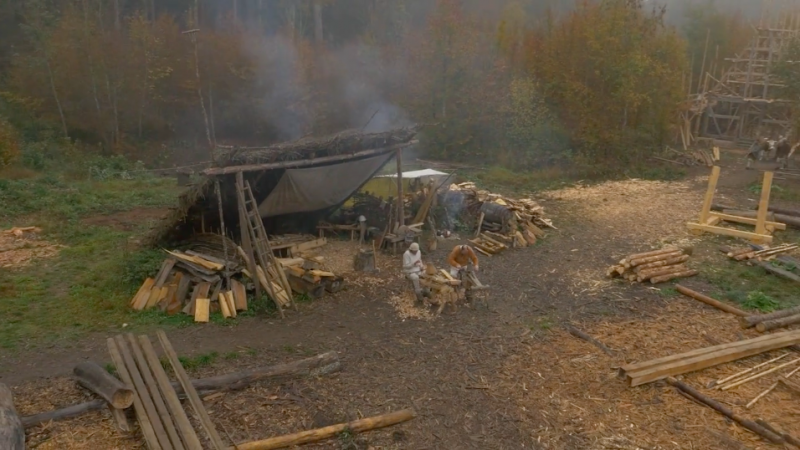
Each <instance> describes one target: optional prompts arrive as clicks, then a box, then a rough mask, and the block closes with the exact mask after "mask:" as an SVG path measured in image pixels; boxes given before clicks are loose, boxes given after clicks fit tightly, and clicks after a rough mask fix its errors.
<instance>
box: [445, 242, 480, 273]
mask: <svg viewBox="0 0 800 450" xmlns="http://www.w3.org/2000/svg"><path fill="white" fill-rule="evenodd" d="M470 261H471V262H472V265H473V269H474V270H475V271H476V272H477V271H478V255H476V254H475V251H474V250H472V248H471V247H470V246H469V245H456V246H455V247H454V248H453V251H452V252H450V256H448V257H447V263H448V264H450V276H452V277H453V278H456V277H458V272H459V271H460V270H461V269H463V268H464V267H466V265H467V264H469V263H470Z"/></svg>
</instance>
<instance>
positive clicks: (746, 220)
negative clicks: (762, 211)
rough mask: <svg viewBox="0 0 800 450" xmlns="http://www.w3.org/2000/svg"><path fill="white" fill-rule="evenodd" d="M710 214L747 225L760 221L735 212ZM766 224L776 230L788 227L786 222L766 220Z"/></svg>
mask: <svg viewBox="0 0 800 450" xmlns="http://www.w3.org/2000/svg"><path fill="white" fill-rule="evenodd" d="M710 216H711V217H717V218H719V219H720V220H724V221H726V222H736V223H743V224H745V225H755V224H756V222H757V221H758V219H753V218H750V217H742V216H736V215H733V214H723V213H718V212H712V213H711V214H710ZM765 224H766V225H767V226H772V227H775V229H776V230H785V229H786V224H785V223H780V222H771V221H767V222H765Z"/></svg>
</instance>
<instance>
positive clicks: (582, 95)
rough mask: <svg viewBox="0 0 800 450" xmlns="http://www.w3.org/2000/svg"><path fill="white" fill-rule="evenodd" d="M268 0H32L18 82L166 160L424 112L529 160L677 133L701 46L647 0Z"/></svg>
mask: <svg viewBox="0 0 800 450" xmlns="http://www.w3.org/2000/svg"><path fill="white" fill-rule="evenodd" d="M223 3H224V2H223ZM267 3H268V4H266V3H261V2H256V1H250V0H238V1H234V2H233V3H231V4H228V3H225V5H222V6H219V5H218V6H216V7H215V8H217V9H209V7H207V6H202V7H201V10H200V11H197V10H195V9H194V5H195V4H196V3H195V2H184V1H182V0H170V1H168V2H166V3H164V4H163V6H161V5H162V4H160V3H158V4H155V5H153V4H152V3H149V2H143V3H142V4H141V5H138V4H126V7H125V8H124V9H122V10H120V9H118V8H115V7H114V5H117V4H118V3H113V2H107V1H105V0H58V1H57V2H56V3H50V2H49V1H47V0H25V1H24V2H20V4H21V5H22V7H21V9H20V10H19V11H17V13H18V15H19V16H20V17H22V19H23V23H22V24H21V26H20V29H19V30H20V31H19V33H21V34H19V36H16V38H15V41H18V42H19V49H20V51H18V52H16V53H14V54H13V55H11V56H10V57H8V58H7V60H6V59H2V58H0V64H2V65H0V70H2V71H3V72H4V73H3V75H4V76H3V78H2V80H3V81H2V82H3V87H2V88H0V91H1V93H2V96H0V98H2V99H3V100H2V101H4V102H6V103H8V104H10V105H11V106H13V107H14V108H16V110H17V111H25V115H24V118H25V119H24V120H29V119H28V118H29V117H30V116H31V115H32V116H33V117H35V118H36V119H37V120H41V121H45V122H47V123H50V124H52V126H53V127H54V128H55V129H57V130H58V131H59V132H60V133H61V134H62V135H63V136H66V137H69V138H70V139H72V140H78V141H80V142H82V143H83V144H85V145H86V146H89V147H91V148H93V149H97V150H98V151H101V152H103V153H106V154H119V155H125V156H128V157H132V158H136V159H143V160H146V161H150V162H153V161H157V160H158V158H159V157H163V155H164V154H165V153H168V154H170V155H172V157H173V160H175V159H176V157H175V156H176V155H178V156H179V159H180V160H181V161H183V160H186V159H196V160H203V159H205V158H206V155H207V154H208V152H207V149H208V147H209V145H213V143H214V142H224V143H234V144H237V143H241V144H253V143H261V144H266V143H270V142H274V141H281V140H289V139H296V138H299V137H302V136H306V135H311V134H322V133H331V132H336V131H339V130H341V129H344V128H364V129H366V130H377V129H381V128H386V127H389V126H400V125H406V124H409V123H418V124H421V126H422V129H423V133H422V135H421V143H422V149H421V150H422V151H424V152H426V153H427V154H429V155H432V156H433V157H437V158H446V159H458V160H471V161H479V162H482V163H485V164H488V165H505V166H508V167H514V168H525V167H537V166H540V165H551V164H561V163H566V162H569V161H574V157H575V156H580V157H581V158H584V159H587V160H590V161H602V162H606V163H609V164H616V163H617V162H620V161H632V160H635V159H637V158H641V157H642V156H643V154H644V153H645V152H646V151H648V150H650V149H652V148H656V147H658V146H660V145H661V144H663V143H664V142H666V141H667V140H668V139H671V133H672V131H673V126H674V124H675V121H676V120H677V117H678V115H677V110H676V108H677V107H678V105H679V103H680V101H681V100H682V96H683V95H685V93H684V92H683V91H682V86H681V83H682V80H683V77H684V74H685V73H686V72H687V71H688V70H689V58H688V57H687V55H688V53H687V50H686V44H685V42H684V40H683V38H681V37H679V36H678V34H677V33H676V31H675V30H674V29H671V28H670V27H668V26H666V25H665V24H664V22H663V13H662V12H661V11H658V10H656V11H652V10H650V9H649V7H647V6H645V5H644V4H643V3H642V2H641V1H640V0H585V1H583V2H581V3H579V4H578V5H577V6H576V7H575V8H574V9H572V10H571V11H570V12H568V13H563V14H557V13H555V12H553V11H549V10H538V11H535V14H532V13H531V12H532V11H533V10H532V9H531V7H530V2H523V1H512V0H506V1H498V2H464V1H461V0H431V1H422V0H396V1H386V0H369V1H367V0H354V1H351V2H338V1H335V0H328V1H323V2H321V3H320V8H319V9H316V8H311V6H310V5H311V4H312V3H313V2H307V3H308V5H305V3H306V2H267ZM345 3H346V4H345ZM265 4H266V6H264V5H265ZM301 4H302V5H305V6H302V5H301ZM476 4H477V5H479V6H476ZM215 5H216V4H215ZM153 8H155V9H153ZM236 8H238V9H236ZM264 8H271V9H269V10H265V9H264ZM320 11H321V12H320ZM317 13H319V14H317ZM0 14H2V11H0ZM323 23H324V26H323V30H324V32H321V33H317V31H318V30H317V27H318V26H319V25H320V24H323ZM192 30H199V31H196V32H191V33H187V31H192ZM0 56H1V55H0ZM20 117H22V116H20ZM20 117H14V118H12V119H13V120H12V121H16V122H15V123H17V124H19V123H20V122H21V121H22V120H23V119H20ZM206 124H208V125H206ZM178 147H179V148H181V149H182V150H176V148H178Z"/></svg>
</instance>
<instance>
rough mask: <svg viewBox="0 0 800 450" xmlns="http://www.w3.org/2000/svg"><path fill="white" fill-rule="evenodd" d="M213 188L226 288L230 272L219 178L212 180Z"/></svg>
mask: <svg viewBox="0 0 800 450" xmlns="http://www.w3.org/2000/svg"><path fill="white" fill-rule="evenodd" d="M214 187H215V188H216V190H217V207H218V208H219V229H220V234H222V253H223V260H224V261H225V267H224V268H223V269H222V270H223V274H224V275H225V282H226V283H227V284H226V286H228V287H229V288H230V286H231V272H230V270H228V236H227V233H226V232H225V215H224V214H223V212H222V189H220V186H219V178H217V179H216V180H214Z"/></svg>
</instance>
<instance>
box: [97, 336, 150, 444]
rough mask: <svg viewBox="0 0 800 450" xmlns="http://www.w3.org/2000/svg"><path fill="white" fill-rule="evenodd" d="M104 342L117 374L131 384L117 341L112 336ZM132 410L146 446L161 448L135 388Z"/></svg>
mask: <svg viewBox="0 0 800 450" xmlns="http://www.w3.org/2000/svg"><path fill="white" fill-rule="evenodd" d="M106 344H107V345H108V353H109V354H110V355H111V361H113V362H114V367H115V368H116V369H117V374H119V377H120V378H121V379H122V382H123V383H125V384H127V385H128V386H133V378H132V377H131V374H130V372H128V368H127V367H126V366H125V360H124V359H123V358H122V354H121V353H120V351H119V348H118V347H117V342H116V341H115V340H114V338H108V339H106ZM133 410H134V412H135V413H136V419H137V420H138V421H139V428H140V429H141V430H142V435H143V436H144V440H145V442H146V443H147V446H148V447H149V448H150V450H161V446H160V445H159V443H158V437H157V436H156V432H155V428H154V427H153V424H152V423H151V422H150V418H149V417H148V416H147V411H146V409H145V407H144V402H143V401H142V398H141V396H139V393H138V392H137V391H136V390H135V389H134V391H133Z"/></svg>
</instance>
